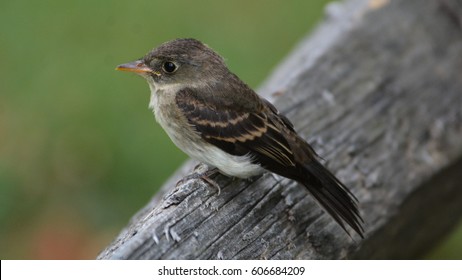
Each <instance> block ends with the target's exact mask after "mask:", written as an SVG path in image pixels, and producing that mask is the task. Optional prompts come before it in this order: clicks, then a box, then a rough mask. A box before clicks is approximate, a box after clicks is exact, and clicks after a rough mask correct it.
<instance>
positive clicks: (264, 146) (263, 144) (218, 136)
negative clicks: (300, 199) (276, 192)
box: [175, 89, 296, 170]
mask: <svg viewBox="0 0 462 280" xmlns="http://www.w3.org/2000/svg"><path fill="white" fill-rule="evenodd" d="M192 91H193V90H191V89H183V90H182V91H180V92H179V93H178V94H177V95H176V99H175V100H176V104H177V106H178V108H179V109H180V110H181V112H182V113H183V114H184V116H185V117H186V119H187V120H188V122H189V124H190V125H191V126H193V127H194V128H195V129H196V131H197V132H198V133H199V134H200V136H201V137H202V139H204V140H205V141H207V142H208V143H210V144H212V145H215V146H216V147H218V148H220V149H222V150H223V151H226V152H227V153H229V154H231V155H237V156H242V155H250V156H251V159H252V160H253V161H254V162H255V163H259V164H260V165H262V166H263V167H264V168H267V169H269V170H272V169H274V167H293V166H295V164H296V163H295V159H294V154H293V152H292V149H291V146H290V145H289V143H288V142H287V140H286V139H285V137H284V136H283V134H282V133H281V128H280V124H277V123H276V122H278V121H279V122H282V123H284V122H285V121H286V122H287V126H288V128H290V129H293V128H292V125H291V124H290V122H289V121H288V120H274V119H273V118H272V114H270V112H269V110H268V108H269V107H267V106H265V105H266V104H265V103H264V102H265V101H263V100H260V101H261V104H259V105H260V106H257V107H256V108H258V109H257V110H252V111H251V110H248V109H247V110H246V109H244V108H242V107H239V106H226V105H224V104H223V102H222V103H221V104H220V108H217V106H216V105H215V104H214V103H217V102H211V100H204V99H203V98H199V97H198V96H197V95H196V94H195V93H194V92H192ZM271 106H272V105H271ZM272 108H274V107H272ZM284 125H285V124H284Z"/></svg>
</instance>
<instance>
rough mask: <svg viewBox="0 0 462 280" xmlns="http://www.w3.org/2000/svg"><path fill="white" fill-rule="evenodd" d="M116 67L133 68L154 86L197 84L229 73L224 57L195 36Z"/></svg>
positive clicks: (125, 69) (173, 42)
mask: <svg viewBox="0 0 462 280" xmlns="http://www.w3.org/2000/svg"><path fill="white" fill-rule="evenodd" d="M116 70H120V71H128V72H134V73H136V74H138V75H140V76H142V77H144V78H145V79H146V80H147V81H148V83H150V84H151V85H152V86H154V87H156V88H159V87H165V86H169V85H189V86H192V87H194V86H195V85H200V84H204V83H209V82H213V81H209V80H208V79H214V80H219V79H220V78H222V77H223V76H224V75H226V74H227V73H228V69H227V67H226V65H225V63H224V60H223V58H222V57H221V56H220V55H218V54H217V53H216V52H214V51H213V50H212V49H211V48H209V47H208V46H207V45H205V44H203V43H201V42H200V41H198V40H196V39H176V40H173V41H169V42H166V43H164V44H162V45H160V46H159V47H157V48H155V49H153V50H152V51H150V52H149V53H148V54H146V55H145V56H144V57H143V58H141V59H139V60H135V61H132V62H129V63H125V64H121V65H119V66H117V68H116Z"/></svg>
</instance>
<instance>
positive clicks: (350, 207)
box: [301, 159, 364, 238]
mask: <svg viewBox="0 0 462 280" xmlns="http://www.w3.org/2000/svg"><path fill="white" fill-rule="evenodd" d="M303 167H304V169H305V170H304V171H305V172H303V173H304V175H305V176H304V178H303V180H302V182H301V183H303V184H304V185H305V186H306V187H307V188H308V191H309V192H310V193H311V194H312V195H313V196H314V197H315V198H316V200H317V201H318V202H319V203H320V204H321V205H322V207H323V208H324V209H325V210H326V211H327V212H328V213H329V214H330V215H331V216H332V218H334V220H335V221H336V222H337V223H338V224H339V225H340V226H341V227H342V228H343V230H345V232H347V234H348V231H347V230H346V228H345V223H346V224H348V225H349V226H350V227H351V228H352V229H353V230H354V231H356V233H357V234H358V235H359V236H361V238H364V229H363V227H362V224H363V223H364V221H363V219H362V218H361V216H360V214H359V210H358V200H357V198H356V197H355V196H354V195H353V194H352V193H351V192H350V191H349V190H348V189H347V187H346V186H345V185H344V184H343V183H342V182H340V181H339V180H338V179H337V178H336V177H335V176H334V175H333V174H332V173H331V172H330V171H329V170H328V169H327V168H325V167H324V166H323V165H322V164H321V163H320V162H319V161H317V160H316V159H312V160H310V161H309V162H308V163H306V164H304V166H303Z"/></svg>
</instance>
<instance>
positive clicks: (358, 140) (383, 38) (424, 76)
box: [98, 0, 462, 259]
mask: <svg viewBox="0 0 462 280" xmlns="http://www.w3.org/2000/svg"><path fill="white" fill-rule="evenodd" d="M326 14H327V16H326V19H325V21H324V22H323V23H322V24H321V25H320V26H319V27H318V28H317V30H316V31H315V32H314V33H313V34H312V35H311V36H310V37H308V38H306V39H305V40H304V41H302V42H301V43H300V45H299V46H298V47H297V48H296V49H295V50H294V51H293V52H292V53H291V54H290V55H289V57H288V58H287V59H286V60H285V61H284V62H283V63H282V64H281V65H280V66H279V67H278V68H277V69H276V71H275V72H274V74H273V75H272V76H271V77H270V78H269V80H268V81H267V82H266V83H265V84H264V85H263V86H262V88H261V89H260V90H259V93H260V94H261V95H262V96H264V97H266V98H268V99H270V100H271V101H272V102H273V103H274V104H275V105H276V107H278V108H279V110H280V111H281V112H283V113H284V114H286V115H287V117H288V118H290V119H291V120H292V121H293V123H294V124H295V127H296V129H297V130H298V132H299V133H300V134H301V135H302V136H304V137H305V138H306V139H307V140H308V141H309V142H310V143H312V145H313V146H314V148H315V149H316V150H317V151H318V153H319V154H320V155H321V156H322V157H323V158H325V160H326V164H327V166H328V167H329V169H331V170H332V171H333V172H334V173H335V174H336V175H337V176H338V177H339V179H340V180H341V181H343V182H344V183H345V184H346V185H347V186H349V188H350V189H351V191H352V192H353V193H354V194H355V195H356V196H357V197H358V199H359V202H360V211H361V214H362V216H363V217H364V219H365V222H366V223H365V229H366V236H365V239H363V240H361V239H360V238H359V237H357V236H356V235H354V234H353V236H354V238H353V239H352V238H350V237H348V235H347V234H345V232H343V231H342V229H341V228H340V227H339V226H338V225H337V224H336V223H335V222H334V221H333V219H332V218H331V217H330V216H328V215H327V214H326V213H324V211H323V210H322V209H321V208H320V207H319V206H318V205H317V203H316V202H315V201H314V200H313V198H312V197H311V196H310V195H309V194H308V192H307V191H306V189H305V188H304V187H303V186H301V185H298V184H296V183H295V182H293V181H290V180H288V179H285V178H282V177H278V176H276V175H273V174H265V175H263V176H261V177H260V178H255V179H254V180H251V181H244V180H233V179H231V178H227V177H225V176H222V175H219V176H217V177H216V178H215V180H216V181H217V182H218V183H219V184H220V186H221V194H220V195H219V196H218V195H217V190H216V189H214V188H213V187H211V186H210V185H207V184H205V183H204V182H202V181H201V180H190V181H186V182H184V183H182V184H180V185H179V186H178V187H176V188H175V183H176V182H177V181H178V180H179V179H180V178H181V176H182V175H184V173H185V172H184V170H191V169H192V167H193V163H192V162H189V163H188V164H186V165H185V166H184V167H183V169H182V171H179V172H177V174H176V175H175V176H173V177H172V179H171V180H170V181H169V182H167V184H166V185H165V186H164V188H163V192H161V193H160V194H158V195H156V196H155V197H154V198H153V200H152V201H151V202H150V203H149V204H148V205H147V206H145V208H144V209H142V210H141V211H140V212H139V213H138V214H137V215H135V216H134V217H133V218H132V220H131V222H130V224H129V225H128V226H127V227H126V228H125V229H124V230H123V231H122V232H121V233H120V235H119V236H118V237H117V238H116V239H115V241H114V242H113V243H112V244H111V245H109V247H107V248H106V249H105V250H104V251H103V252H102V253H101V254H100V255H99V257H98V258H100V259H345V258H349V259H350V258H367V259H371V258H374V259H375V258H414V257H418V256H420V255H421V254H423V253H425V252H426V251H428V250H429V249H430V248H432V246H433V245H434V244H435V243H436V242H437V241H438V240H440V239H441V238H442V237H443V236H444V235H445V234H446V233H448V232H449V231H450V230H451V229H452V228H453V227H454V225H456V224H457V223H458V221H459V219H460V217H461V213H462V211H461V210H462V184H461V183H460V182H461V181H462V3H461V1H456V0H440V1H438V0H429V1H421V0H368V1H366V0H349V1H346V2H342V3H334V4H331V5H329V6H328V7H327V13H326Z"/></svg>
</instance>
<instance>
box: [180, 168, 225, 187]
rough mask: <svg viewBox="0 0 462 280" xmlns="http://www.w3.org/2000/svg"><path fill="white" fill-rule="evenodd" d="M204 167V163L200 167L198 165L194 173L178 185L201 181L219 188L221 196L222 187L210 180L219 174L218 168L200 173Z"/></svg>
mask: <svg viewBox="0 0 462 280" xmlns="http://www.w3.org/2000/svg"><path fill="white" fill-rule="evenodd" d="M202 166H204V165H203V164H202V163H199V164H198V165H196V166H195V167H194V173H192V174H189V175H187V176H185V177H184V178H183V179H181V180H180V181H178V183H176V185H177V186H178V185H180V184H182V183H184V182H187V181H189V180H195V179H201V180H202V181H204V182H205V183H207V184H209V185H211V186H212V187H215V188H217V189H218V195H220V193H221V188H220V186H219V185H218V184H217V182H215V181H214V180H212V179H211V178H210V176H212V175H215V174H216V173H218V172H219V170H218V168H216V167H214V168H212V169H206V170H205V171H198V170H200V169H201V167H202ZM205 166H206V165H205Z"/></svg>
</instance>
